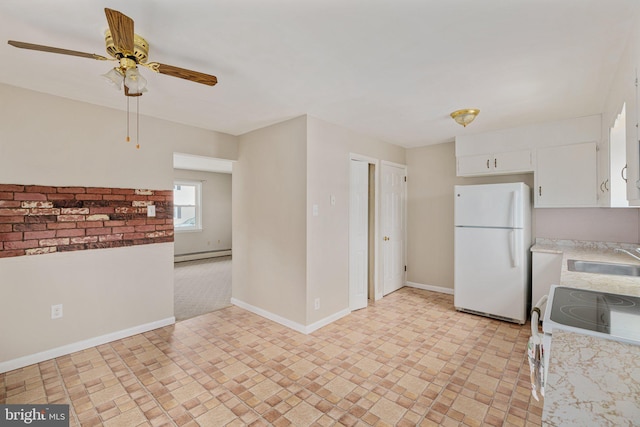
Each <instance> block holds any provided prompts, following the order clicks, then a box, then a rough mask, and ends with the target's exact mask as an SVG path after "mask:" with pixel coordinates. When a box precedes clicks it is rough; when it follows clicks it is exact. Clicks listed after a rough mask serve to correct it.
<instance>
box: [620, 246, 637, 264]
mask: <svg viewBox="0 0 640 427" xmlns="http://www.w3.org/2000/svg"><path fill="white" fill-rule="evenodd" d="M615 251H616V252H622V253H625V254H627V255H629V256H632V257H634V258H635V259H637V260H638V261H640V257H639V256H637V255H635V254H632V253H631V252H629V251H628V250H626V249H620V248H615ZM635 251H636V252H638V253H640V248H636V249H635Z"/></svg>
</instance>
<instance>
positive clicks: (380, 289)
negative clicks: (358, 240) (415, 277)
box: [376, 160, 408, 300]
mask: <svg viewBox="0 0 640 427" xmlns="http://www.w3.org/2000/svg"><path fill="white" fill-rule="evenodd" d="M384 166H393V167H396V168H400V169H402V170H403V171H404V175H405V177H407V176H408V174H407V165H403V164H400V163H394V162H389V161H387V160H382V161H381V168H380V169H381V170H380V171H379V172H378V170H377V169H376V174H379V176H382V168H383V167H384ZM376 178H377V177H376ZM380 179H381V178H380ZM376 190H377V186H376ZM402 193H403V194H402V204H403V205H404V206H403V212H404V214H403V217H404V218H403V219H402V220H403V221H404V230H403V236H402V243H403V248H402V262H403V264H404V265H405V266H406V265H407V185H406V182H405V185H404V187H403V192H402ZM376 200H380V199H378V198H377V195H376ZM379 203H380V204H381V203H382V200H380V202H379ZM376 208H377V206H376ZM378 227H380V229H378ZM381 228H382V221H380V222H379V225H378V217H377V216H376V236H377V235H378V231H379V232H380V233H381V232H382V230H381ZM379 244H382V242H379ZM380 253H382V248H380ZM377 262H378V258H377V257H376V263H377ZM383 268H384V263H382V262H380V277H382V278H384V271H383ZM383 281H384V279H383V280H382V281H381V283H380V286H379V287H376V300H377V299H379V298H378V292H380V298H382V296H383V292H384V289H383V283H382V282H383ZM402 283H403V286H406V283H407V272H406V271H405V272H404V273H403V276H402ZM376 284H377V282H376Z"/></svg>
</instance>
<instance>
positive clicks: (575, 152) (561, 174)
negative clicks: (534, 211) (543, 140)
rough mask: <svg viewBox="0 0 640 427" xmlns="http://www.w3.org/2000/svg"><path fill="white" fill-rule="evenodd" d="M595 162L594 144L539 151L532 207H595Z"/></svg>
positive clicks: (549, 148) (588, 143) (564, 146)
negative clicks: (533, 204) (533, 205)
mask: <svg viewBox="0 0 640 427" xmlns="http://www.w3.org/2000/svg"><path fill="white" fill-rule="evenodd" d="M596 161H597V160H596V143H595V142H587V143H582V144H572V145H563V146H558V147H547V148H541V149H539V150H538V152H537V165H536V173H535V181H536V186H535V198H536V199H535V207H537V208H546V207H595V206H597V196H596V188H597V183H596V182H597V171H596Z"/></svg>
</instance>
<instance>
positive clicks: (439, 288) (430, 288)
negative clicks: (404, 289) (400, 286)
mask: <svg viewBox="0 0 640 427" xmlns="http://www.w3.org/2000/svg"><path fill="white" fill-rule="evenodd" d="M406 285H407V286H410V287H412V288H417V289H424V290H425V291H433V292H440V293H441V294H449V295H453V289H451V288H445V287H444V286H433V285H423V284H422V283H415V282H406Z"/></svg>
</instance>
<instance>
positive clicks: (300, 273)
mask: <svg viewBox="0 0 640 427" xmlns="http://www.w3.org/2000/svg"><path fill="white" fill-rule="evenodd" d="M306 133H307V121H306V117H304V116H303V117H298V118H296V119H292V120H289V121H286V122H283V123H279V124H276V125H272V126H269V127H266V128H263V129H259V130H256V131H253V132H250V133H247V134H244V135H242V136H240V138H239V141H240V144H239V149H238V161H237V162H235V163H234V165H233V189H232V194H233V196H232V198H233V201H232V206H233V208H232V210H233V226H232V230H233V237H232V239H233V250H234V254H233V272H232V274H233V291H232V295H233V298H234V299H236V300H238V301H241V302H244V303H246V304H249V305H251V306H253V307H256V308H258V309H261V310H266V311H267V312H270V313H273V314H276V315H278V316H281V317H282V318H284V319H288V320H290V321H292V322H296V323H298V324H301V325H304V324H305V322H306V311H305V308H306V253H307V248H306V235H307V232H306V201H307V191H306V189H307V144H306Z"/></svg>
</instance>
